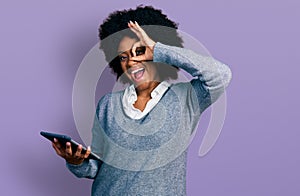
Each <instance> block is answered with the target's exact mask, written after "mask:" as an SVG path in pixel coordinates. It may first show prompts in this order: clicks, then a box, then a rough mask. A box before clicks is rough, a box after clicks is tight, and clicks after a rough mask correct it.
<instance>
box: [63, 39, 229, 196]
mask: <svg viewBox="0 0 300 196" xmlns="http://www.w3.org/2000/svg"><path fill="white" fill-rule="evenodd" d="M153 55H154V59H153V61H154V62H158V63H165V64H169V65H173V66H176V67H179V68H181V69H183V70H185V71H186V72H188V73H189V74H191V75H192V76H193V77H194V79H192V80H191V81H190V82H180V83H176V84H172V85H171V86H170V87H169V89H168V90H167V91H166V92H165V93H164V95H163V96H162V98H161V99H160V101H159V102H158V104H157V105H156V106H155V107H154V108H153V109H152V110H151V111H150V112H149V113H148V114H147V115H146V116H144V117H143V118H141V119H139V120H136V119H131V118H129V117H128V116H127V115H126V114H125V113H124V111H123V108H122V95H123V93H124V92H123V91H119V92H114V93H109V94H107V95H105V96H103V97H102V98H101V100H100V101H99V103H98V106H97V111H96V115H95V120H94V127H93V130H92V132H93V139H92V150H93V151H94V152H95V153H97V154H99V155H100V156H101V160H102V161H96V160H91V159H89V160H85V161H84V162H83V163H82V164H80V165H71V164H67V167H68V168H69V169H70V171H71V172H72V173H74V174H75V175H76V176H77V177H86V178H92V179H94V182H93V186H92V195H93V196H98V195H105V196H108V195H120V196H123V195H143V196H144V195H151V196H153V195H159V196H164V195H170V196H174V195H186V158H187V148H188V145H189V143H190V139H191V134H192V132H193V131H194V130H195V129H196V128H197V124H198V121H199V118H200V115H201V113H202V112H203V111H204V110H205V109H206V108H207V107H208V106H209V105H211V104H212V103H213V102H214V101H216V100H217V99H218V97H219V96H220V95H221V94H222V93H223V92H224V89H225V87H227V85H228V84H229V82H230V80H231V71H230V69H229V68H228V66H226V65H224V64H223V63H220V62H219V61H217V60H215V59H213V58H212V57H209V56H201V55H198V54H196V53H194V52H193V51H190V50H187V49H184V48H178V47H173V46H167V45H164V44H161V43H157V44H156V45H155V47H154V54H153Z"/></svg>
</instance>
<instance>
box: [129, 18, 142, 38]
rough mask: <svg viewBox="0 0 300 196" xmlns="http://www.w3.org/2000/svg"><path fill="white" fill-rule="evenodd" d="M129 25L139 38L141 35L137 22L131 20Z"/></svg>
mask: <svg viewBox="0 0 300 196" xmlns="http://www.w3.org/2000/svg"><path fill="white" fill-rule="evenodd" d="M128 27H129V28H130V30H131V31H132V32H133V33H134V34H136V36H137V37H138V38H139V37H140V35H139V32H138V30H137V29H136V27H135V24H134V23H133V22H132V21H130V22H129V23H128ZM139 39H140V38H139Z"/></svg>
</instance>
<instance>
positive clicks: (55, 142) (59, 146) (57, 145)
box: [53, 138, 61, 149]
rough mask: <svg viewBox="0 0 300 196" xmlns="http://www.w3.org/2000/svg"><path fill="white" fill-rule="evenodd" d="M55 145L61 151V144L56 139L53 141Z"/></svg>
mask: <svg viewBox="0 0 300 196" xmlns="http://www.w3.org/2000/svg"><path fill="white" fill-rule="evenodd" d="M53 143H54V144H55V146H56V147H57V148H59V149H61V145H60V142H59V141H58V140H57V139H56V138H54V139H53Z"/></svg>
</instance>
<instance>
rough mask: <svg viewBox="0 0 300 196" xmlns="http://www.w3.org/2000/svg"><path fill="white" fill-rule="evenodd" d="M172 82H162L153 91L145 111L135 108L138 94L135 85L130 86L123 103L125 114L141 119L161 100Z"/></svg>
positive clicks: (124, 95)
mask: <svg viewBox="0 0 300 196" xmlns="http://www.w3.org/2000/svg"><path fill="white" fill-rule="evenodd" d="M169 86H170V84H169V83H168V82H166V81H163V82H161V83H160V84H159V85H158V86H157V87H156V88H155V89H154V90H153V91H152V92H151V99H150V100H149V101H148V102H147V104H146V107H145V109H144V110H143V111H141V110H139V109H137V108H135V107H134V106H133V104H134V103H135V102H136V100H137V94H136V91H135V88H134V85H133V84H132V85H130V86H128V87H127V88H126V89H125V91H124V94H123V98H122V104H123V108H124V111H125V114H126V115H127V116H129V117H130V118H132V119H141V118H143V117H144V116H145V115H146V114H148V113H149V112H150V111H151V110H152V109H153V108H154V106H156V104H157V103H158V102H159V100H160V99H161V97H162V96H163V94H164V93H165V92H166V90H167V89H168V88H169Z"/></svg>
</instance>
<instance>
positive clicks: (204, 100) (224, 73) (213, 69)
mask: <svg viewBox="0 0 300 196" xmlns="http://www.w3.org/2000/svg"><path fill="white" fill-rule="evenodd" d="M153 61H154V62H161V63H165V64H169V65H173V66H175V67H178V68H181V69H183V70H185V71H186V72H188V73H189V74H191V75H192V76H193V77H195V78H194V79H193V80H191V81H190V83H191V85H192V87H193V89H194V90H195V93H196V96H197V98H198V104H199V105H200V109H201V110H202V111H203V110H204V109H206V108H207V107H208V106H209V105H210V104H212V103H213V102H215V101H216V100H217V99H218V98H219V97H220V96H221V95H222V93H223V92H224V90H225V88H226V87H227V86H228V84H229V82H230V80H231V77H232V73H231V70H230V68H229V67H228V66H227V65H225V64H223V63H221V62H219V61H218V60H216V59H214V58H212V57H211V56H202V55H199V54H197V53H195V52H193V51H191V50H188V49H185V48H179V47H175V46H167V45H164V44H162V43H159V42H157V43H156V45H155V47H154V54H153Z"/></svg>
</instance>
